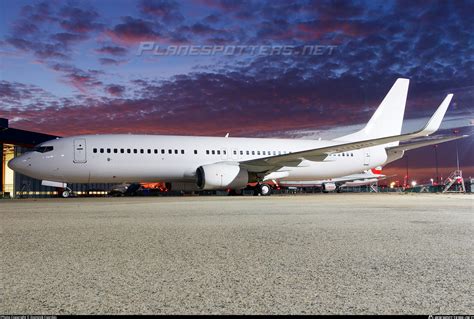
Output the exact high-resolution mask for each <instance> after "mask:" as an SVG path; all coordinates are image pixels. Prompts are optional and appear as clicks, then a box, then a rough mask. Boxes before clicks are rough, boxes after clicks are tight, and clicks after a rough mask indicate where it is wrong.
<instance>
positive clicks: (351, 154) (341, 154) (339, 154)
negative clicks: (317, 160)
mask: <svg viewBox="0 0 474 319" xmlns="http://www.w3.org/2000/svg"><path fill="white" fill-rule="evenodd" d="M329 156H348V157H354V153H337V154H329Z"/></svg>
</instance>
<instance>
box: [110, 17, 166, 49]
mask: <svg viewBox="0 0 474 319" xmlns="http://www.w3.org/2000/svg"><path fill="white" fill-rule="evenodd" d="M108 34H109V36H110V37H111V38H112V39H113V40H116V41H119V42H121V43H124V44H134V43H137V42H140V41H146V40H148V41H153V40H155V41H156V40H158V39H160V36H161V34H160V33H159V32H157V31H155V25H154V24H153V23H152V22H149V21H146V20H143V19H136V18H133V17H130V16H128V17H123V18H122V23H119V24H117V25H115V26H114V27H113V29H110V30H108Z"/></svg>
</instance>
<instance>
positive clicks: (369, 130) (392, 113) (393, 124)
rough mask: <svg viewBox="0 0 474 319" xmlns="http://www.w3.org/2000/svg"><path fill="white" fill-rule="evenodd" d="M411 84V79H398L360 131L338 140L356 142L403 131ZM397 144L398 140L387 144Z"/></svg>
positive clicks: (398, 133)
mask: <svg viewBox="0 0 474 319" xmlns="http://www.w3.org/2000/svg"><path fill="white" fill-rule="evenodd" d="M409 84H410V80H409V79H403V78H399V79H397V81H395V84H393V86H392V88H391V89H390V91H389V92H388V93H387V95H386V96H385V98H384V99H383V101H382V103H380V105H379V107H378V108H377V110H376V111H375V113H374V114H373V115H372V117H371V118H370V120H369V122H368V123H367V125H366V126H365V127H364V128H363V129H362V130H360V131H358V132H355V133H352V134H349V135H346V136H342V137H339V138H337V139H336V140H339V141H348V142H356V141H359V140H367V139H374V138H380V137H387V136H394V135H400V134H401V132H402V125H403V115H404V114H405V105H406V101H407V95H408V85H409ZM397 145H398V142H392V143H389V144H387V146H397Z"/></svg>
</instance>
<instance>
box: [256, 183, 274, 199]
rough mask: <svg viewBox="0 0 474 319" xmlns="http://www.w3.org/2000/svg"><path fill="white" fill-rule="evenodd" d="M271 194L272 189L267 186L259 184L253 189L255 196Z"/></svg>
mask: <svg viewBox="0 0 474 319" xmlns="http://www.w3.org/2000/svg"><path fill="white" fill-rule="evenodd" d="M271 193H272V188H271V187H270V185H268V184H260V185H257V187H256V188H255V195H257V196H268V195H270V194H271Z"/></svg>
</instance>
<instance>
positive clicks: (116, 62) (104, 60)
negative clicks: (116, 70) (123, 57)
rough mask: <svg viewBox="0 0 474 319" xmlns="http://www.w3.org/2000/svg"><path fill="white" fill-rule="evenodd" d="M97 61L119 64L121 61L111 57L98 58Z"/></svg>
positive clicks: (105, 63) (103, 63)
mask: <svg viewBox="0 0 474 319" xmlns="http://www.w3.org/2000/svg"><path fill="white" fill-rule="evenodd" d="M99 62H100V64H102V65H119V64H121V63H122V62H121V61H119V60H115V59H111V58H100V59H99Z"/></svg>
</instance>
